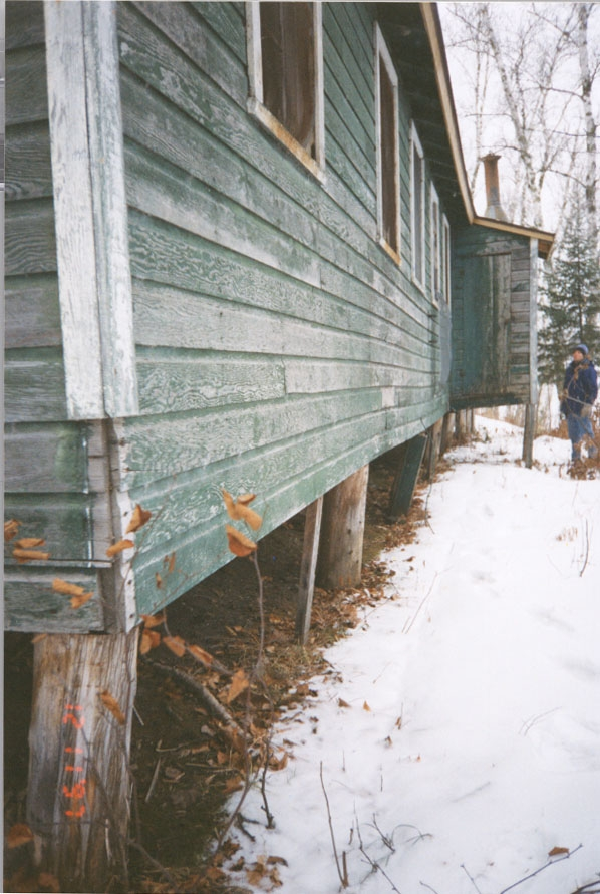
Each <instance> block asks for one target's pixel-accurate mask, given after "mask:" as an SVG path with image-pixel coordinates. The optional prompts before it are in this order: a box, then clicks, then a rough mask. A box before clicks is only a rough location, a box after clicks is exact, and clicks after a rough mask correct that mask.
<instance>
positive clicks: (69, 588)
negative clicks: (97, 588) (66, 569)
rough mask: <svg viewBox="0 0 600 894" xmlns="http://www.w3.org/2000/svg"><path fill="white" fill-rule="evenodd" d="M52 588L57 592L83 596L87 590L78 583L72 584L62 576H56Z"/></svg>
mask: <svg viewBox="0 0 600 894" xmlns="http://www.w3.org/2000/svg"><path fill="white" fill-rule="evenodd" d="M52 589H53V590H55V591H56V592H57V593H63V594H64V595H65V596H83V594H84V593H85V590H84V589H83V587H80V586H79V585H78V584H70V583H68V582H67V581H66V580H62V578H60V577H55V578H54V580H53V581H52Z"/></svg>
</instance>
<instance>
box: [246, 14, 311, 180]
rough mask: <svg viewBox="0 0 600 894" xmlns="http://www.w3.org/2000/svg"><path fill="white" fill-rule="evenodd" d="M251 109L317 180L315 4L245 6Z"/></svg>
mask: <svg viewBox="0 0 600 894" xmlns="http://www.w3.org/2000/svg"><path fill="white" fill-rule="evenodd" d="M246 9H247V21H248V65H249V76H250V100H249V108H250V111H251V112H252V113H253V114H255V115H256V116H257V117H258V118H259V119H260V121H261V122H262V123H263V124H264V125H265V126H266V127H268V129H269V130H270V131H272V132H273V133H275V134H276V135H277V136H278V137H279V138H280V139H281V140H282V142H284V143H285V145H286V146H287V147H288V149H289V150H290V151H291V152H292V153H293V154H294V155H295V156H296V157H297V158H298V159H299V160H300V161H302V163H303V164H305V165H306V166H307V167H308V168H309V169H310V170H311V171H312V172H313V173H314V174H316V175H317V176H319V175H321V174H322V168H323V164H324V136H323V134H324V123H323V64H322V53H321V45H322V37H321V4H320V3H296V2H295V3H289V2H284V3H247V4H246Z"/></svg>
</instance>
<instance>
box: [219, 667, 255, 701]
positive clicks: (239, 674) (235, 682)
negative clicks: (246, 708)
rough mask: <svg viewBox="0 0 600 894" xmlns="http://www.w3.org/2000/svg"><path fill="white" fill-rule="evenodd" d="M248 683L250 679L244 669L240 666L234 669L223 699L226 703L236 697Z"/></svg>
mask: <svg viewBox="0 0 600 894" xmlns="http://www.w3.org/2000/svg"><path fill="white" fill-rule="evenodd" d="M249 685H250V680H249V679H248V677H247V676H246V674H245V673H244V671H243V670H242V669H241V668H240V670H238V671H236V672H235V674H234V675H233V677H232V679H231V686H230V687H229V689H228V690H227V696H226V698H225V701H226V702H227V704H228V705H230V704H231V702H232V701H233V700H234V699H236V698H237V697H238V695H240V694H241V693H242V692H243V691H244V690H245V689H247V688H248V686H249Z"/></svg>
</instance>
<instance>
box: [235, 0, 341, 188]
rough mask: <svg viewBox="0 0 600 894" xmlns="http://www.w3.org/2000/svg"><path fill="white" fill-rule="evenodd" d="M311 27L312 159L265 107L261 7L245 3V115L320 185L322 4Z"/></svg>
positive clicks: (322, 162) (322, 155) (322, 175)
mask: <svg viewBox="0 0 600 894" xmlns="http://www.w3.org/2000/svg"><path fill="white" fill-rule="evenodd" d="M312 6H313V16H314V19H313V27H314V35H315V45H314V58H315V97H314V102H315V156H316V158H313V157H312V155H311V154H310V153H309V152H307V150H306V149H305V148H304V146H302V145H301V144H300V143H299V142H298V140H297V139H296V138H295V137H294V136H293V135H292V134H291V133H290V132H289V130H287V129H286V127H285V126H284V125H283V124H282V123H281V122H280V121H279V120H278V119H277V118H276V117H275V115H273V113H272V112H271V111H270V110H269V109H268V108H267V107H266V106H265V105H264V101H263V100H264V91H263V74H262V52H261V24H260V3H257V2H252V0H249V2H247V3H246V24H247V38H248V77H249V82H250V95H249V97H248V111H249V112H250V114H252V115H253V116H254V117H255V118H256V119H257V120H258V121H259V122H260V123H261V125H262V126H263V127H265V128H266V129H267V130H268V131H269V132H270V133H272V134H274V136H276V137H277V139H278V140H280V141H281V142H282V143H283V144H284V145H285V146H286V148H287V149H288V150H289V152H290V153H291V154H292V155H293V156H294V157H295V158H296V159H298V161H299V162H300V163H301V164H303V165H304V167H305V168H307V169H308V170H309V171H310V172H311V174H313V176H314V177H316V178H317V179H318V180H320V181H321V182H322V181H323V180H324V179H325V115H324V96H323V28H322V12H321V4H320V3H313V4H312Z"/></svg>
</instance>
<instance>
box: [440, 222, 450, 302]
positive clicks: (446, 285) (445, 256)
mask: <svg viewBox="0 0 600 894" xmlns="http://www.w3.org/2000/svg"><path fill="white" fill-rule="evenodd" d="M451 259H452V254H451V243H450V224H449V223H448V220H447V218H446V215H445V214H444V215H443V216H442V295H443V296H444V301H445V302H446V304H450V295H451V288H452V282H451V279H450V264H451Z"/></svg>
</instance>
